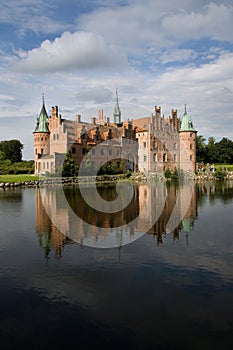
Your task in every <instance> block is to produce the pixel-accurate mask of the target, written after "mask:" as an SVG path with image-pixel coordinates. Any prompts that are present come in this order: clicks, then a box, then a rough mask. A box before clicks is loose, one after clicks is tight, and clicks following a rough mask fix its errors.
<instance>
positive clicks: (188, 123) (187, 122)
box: [180, 106, 196, 131]
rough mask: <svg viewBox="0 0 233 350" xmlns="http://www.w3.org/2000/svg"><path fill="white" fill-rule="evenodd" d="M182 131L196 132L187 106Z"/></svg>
mask: <svg viewBox="0 0 233 350" xmlns="http://www.w3.org/2000/svg"><path fill="white" fill-rule="evenodd" d="M180 131H196V130H195V128H194V126H193V122H192V119H191V118H190V116H189V115H188V113H187V111H186V106H185V112H184V115H183V118H182V122H181V127H180Z"/></svg>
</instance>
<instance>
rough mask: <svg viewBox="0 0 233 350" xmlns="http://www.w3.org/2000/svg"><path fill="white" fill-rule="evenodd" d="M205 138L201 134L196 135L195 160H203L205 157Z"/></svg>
mask: <svg viewBox="0 0 233 350" xmlns="http://www.w3.org/2000/svg"><path fill="white" fill-rule="evenodd" d="M205 142H206V139H205V138H204V136H202V135H198V136H197V162H205V158H206V144H205Z"/></svg>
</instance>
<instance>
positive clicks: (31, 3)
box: [0, 0, 69, 37]
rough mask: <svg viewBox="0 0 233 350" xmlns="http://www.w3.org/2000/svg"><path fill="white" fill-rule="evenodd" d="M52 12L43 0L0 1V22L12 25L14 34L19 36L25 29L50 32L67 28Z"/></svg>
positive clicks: (24, 32)
mask: <svg viewBox="0 0 233 350" xmlns="http://www.w3.org/2000/svg"><path fill="white" fill-rule="evenodd" d="M52 14H53V11H52V9H51V8H50V6H49V4H48V3H47V2H44V1H43V0H21V1H20V2H19V1H18V0H11V1H8V0H2V1H1V3H0V23H8V24H9V25H10V26H14V27H15V28H16V30H15V33H16V35H18V36H20V37H24V36H25V34H26V32H27V31H32V32H34V33H36V34H41V33H43V34H51V33H57V32H61V31H64V30H65V28H66V29H67V28H69V26H68V25H65V24H64V23H60V22H58V21H57V20H56V18H53V16H52Z"/></svg>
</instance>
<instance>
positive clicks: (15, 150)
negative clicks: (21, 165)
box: [0, 140, 23, 163]
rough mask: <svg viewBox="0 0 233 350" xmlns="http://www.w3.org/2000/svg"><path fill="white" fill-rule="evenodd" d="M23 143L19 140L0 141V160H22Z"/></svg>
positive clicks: (13, 161)
mask: <svg viewBox="0 0 233 350" xmlns="http://www.w3.org/2000/svg"><path fill="white" fill-rule="evenodd" d="M22 150H23V144H22V143H21V142H20V141H19V140H9V141H1V142H0V153H1V158H2V160H7V159H9V160H10V161H11V163H15V162H21V161H22Z"/></svg>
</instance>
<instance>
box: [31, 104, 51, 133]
mask: <svg viewBox="0 0 233 350" xmlns="http://www.w3.org/2000/svg"><path fill="white" fill-rule="evenodd" d="M48 125H49V118H48V114H47V112H46V109H45V105H44V102H43V106H42V108H41V111H40V115H39V118H37V122H36V128H35V131H34V132H49V127H48Z"/></svg>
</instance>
